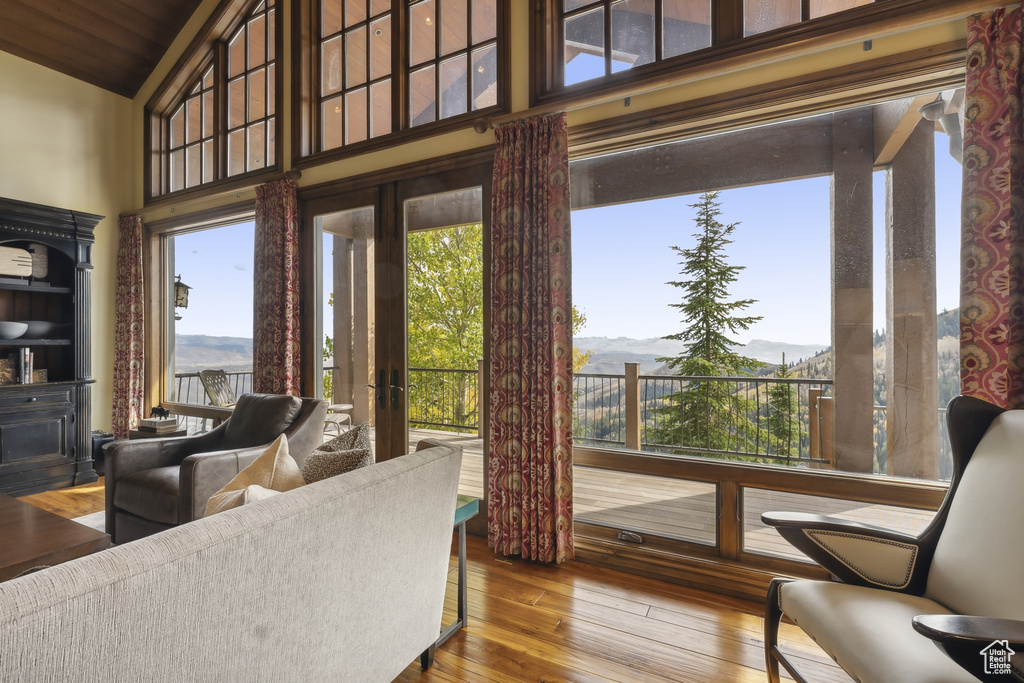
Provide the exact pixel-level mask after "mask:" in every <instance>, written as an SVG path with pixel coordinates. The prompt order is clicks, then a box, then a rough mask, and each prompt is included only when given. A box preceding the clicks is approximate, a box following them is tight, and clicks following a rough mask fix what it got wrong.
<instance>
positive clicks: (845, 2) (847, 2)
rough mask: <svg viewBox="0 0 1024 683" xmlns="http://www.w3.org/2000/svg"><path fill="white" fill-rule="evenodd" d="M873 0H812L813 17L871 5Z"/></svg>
mask: <svg viewBox="0 0 1024 683" xmlns="http://www.w3.org/2000/svg"><path fill="white" fill-rule="evenodd" d="M872 1H873V0H811V16H810V18H811V19H815V18H817V17H823V16H825V15H827V14H834V13H836V12H842V11H843V10H847V9H852V8H854V7H860V6H861V5H870V4H871V3H872Z"/></svg>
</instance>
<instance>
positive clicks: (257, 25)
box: [249, 16, 267, 69]
mask: <svg viewBox="0 0 1024 683" xmlns="http://www.w3.org/2000/svg"><path fill="white" fill-rule="evenodd" d="M266 61H267V18H266V17H264V16H260V17H256V18H255V19H253V20H252V21H250V22H249V68H250V69H253V68H255V67H257V66H259V65H260V64H263V63H264V62H266Z"/></svg>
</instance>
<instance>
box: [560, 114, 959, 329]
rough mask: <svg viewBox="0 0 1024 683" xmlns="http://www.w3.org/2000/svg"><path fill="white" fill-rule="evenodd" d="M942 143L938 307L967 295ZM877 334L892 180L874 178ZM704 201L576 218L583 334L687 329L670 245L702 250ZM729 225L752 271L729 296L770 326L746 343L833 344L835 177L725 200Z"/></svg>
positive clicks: (736, 254) (733, 194) (952, 172)
mask: <svg viewBox="0 0 1024 683" xmlns="http://www.w3.org/2000/svg"><path fill="white" fill-rule="evenodd" d="M946 145H947V138H946V137H945V136H944V135H941V134H940V135H936V155H935V157H936V167H937V168H936V178H937V181H936V186H937V192H936V204H937V207H936V223H937V226H936V260H937V278H936V279H937V281H938V282H937V297H936V300H937V304H938V310H940V311H941V310H942V309H943V308H956V307H957V306H958V297H959V293H958V292H959V230H960V166H959V165H958V164H957V163H956V162H955V161H954V160H953V159H952V158H951V157H950V156H949V154H948V152H947V151H946ZM874 175H875V177H874V181H875V182H874V188H873V200H874V226H875V233H874V239H873V247H874V257H873V261H874V273H873V279H874V289H875V305H874V314H873V316H874V327H875V328H876V329H881V328H882V327H884V326H885V289H884V283H885V233H884V226H885V176H884V173H875V174H874ZM695 198H696V197H695V196H689V197H675V198H672V199H660V200H654V201H647V202H636V203H632V204H624V205H619V206H614V207H607V208H599V209H587V210H580V211H574V212H573V214H572V242H573V244H572V257H573V301H574V302H575V304H576V305H577V306H578V307H579V308H580V309H582V310H583V312H584V314H585V315H586V316H587V326H586V327H585V328H584V329H583V330H582V332H581V333H580V334H581V336H595V337H619V336H624V337H632V338H636V339H643V338H649V337H662V336H665V335H668V334H673V333H675V332H679V331H680V330H682V329H683V328H684V327H685V325H684V324H683V323H682V322H680V316H679V313H678V311H677V310H676V309H673V308H670V306H669V304H671V303H675V302H678V301H679V299H680V294H681V292H682V290H680V289H679V288H676V287H671V286H669V285H667V284H665V283H667V282H668V281H670V280H677V279H680V278H679V270H680V267H679V265H678V256H677V254H676V252H675V251H673V250H672V249H671V248H670V247H671V246H672V245H676V246H680V247H683V248H686V247H689V246H691V245H692V244H693V237H692V234H693V233H694V231H695V226H694V222H693V216H694V210H693V209H692V208H690V207H689V206H688V205H689V204H692V203H693V202H694V200H695ZM718 201H719V202H720V203H721V205H722V206H721V209H722V215H721V216H719V220H720V221H721V222H723V223H726V224H728V223H737V222H738V223H739V225H738V226H737V227H736V230H735V231H734V233H733V239H734V242H733V244H731V245H730V246H729V248H728V260H729V262H730V264H732V265H737V266H744V267H745V270H744V271H742V272H741V273H740V274H739V278H738V280H737V282H735V283H734V284H733V286H732V289H731V292H730V295H731V296H730V298H731V299H734V300H735V299H756V300H757V302H756V303H755V304H753V305H751V306H750V308H748V309H747V312H748V313H749V314H750V315H760V316H763V319H762V320H761V321H759V322H757V323H755V324H754V325H752V326H751V327H750V329H749V330H747V331H745V332H743V333H740V334H737V335H736V340H737V341H739V342H747V341H750V340H751V339H767V340H770V341H784V342H791V343H797V344H819V345H827V344H829V343H831V332H830V321H831V303H830V301H831V289H830V235H829V231H830V218H829V211H830V209H829V203H830V199H829V178H828V177H820V178H810V179H806V180H798V181H791V182H785V183H774V184H771V185H762V186H758V187H747V188H738V189H731V190H723V191H722V192H721V193H719V196H718Z"/></svg>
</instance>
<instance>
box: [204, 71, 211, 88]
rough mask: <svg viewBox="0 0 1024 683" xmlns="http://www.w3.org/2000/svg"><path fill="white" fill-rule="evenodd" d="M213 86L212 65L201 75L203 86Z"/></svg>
mask: <svg viewBox="0 0 1024 683" xmlns="http://www.w3.org/2000/svg"><path fill="white" fill-rule="evenodd" d="M212 87H213V67H210V68H209V69H207V70H206V74H205V75H204V76H203V88H204V89H206V88H212Z"/></svg>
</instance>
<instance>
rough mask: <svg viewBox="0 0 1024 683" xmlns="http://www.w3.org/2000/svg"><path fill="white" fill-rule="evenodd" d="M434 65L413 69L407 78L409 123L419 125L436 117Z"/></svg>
mask: <svg viewBox="0 0 1024 683" xmlns="http://www.w3.org/2000/svg"><path fill="white" fill-rule="evenodd" d="M436 100H437V95H436V93H435V89H434V67H432V66H428V67H427V68H426V69H420V70H419V71H414V72H413V73H412V76H411V78H410V79H409V125H410V126H419V125H422V124H424V123H430V122H431V121H434V120H435V119H436V114H435V112H434V104H435V102H436Z"/></svg>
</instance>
